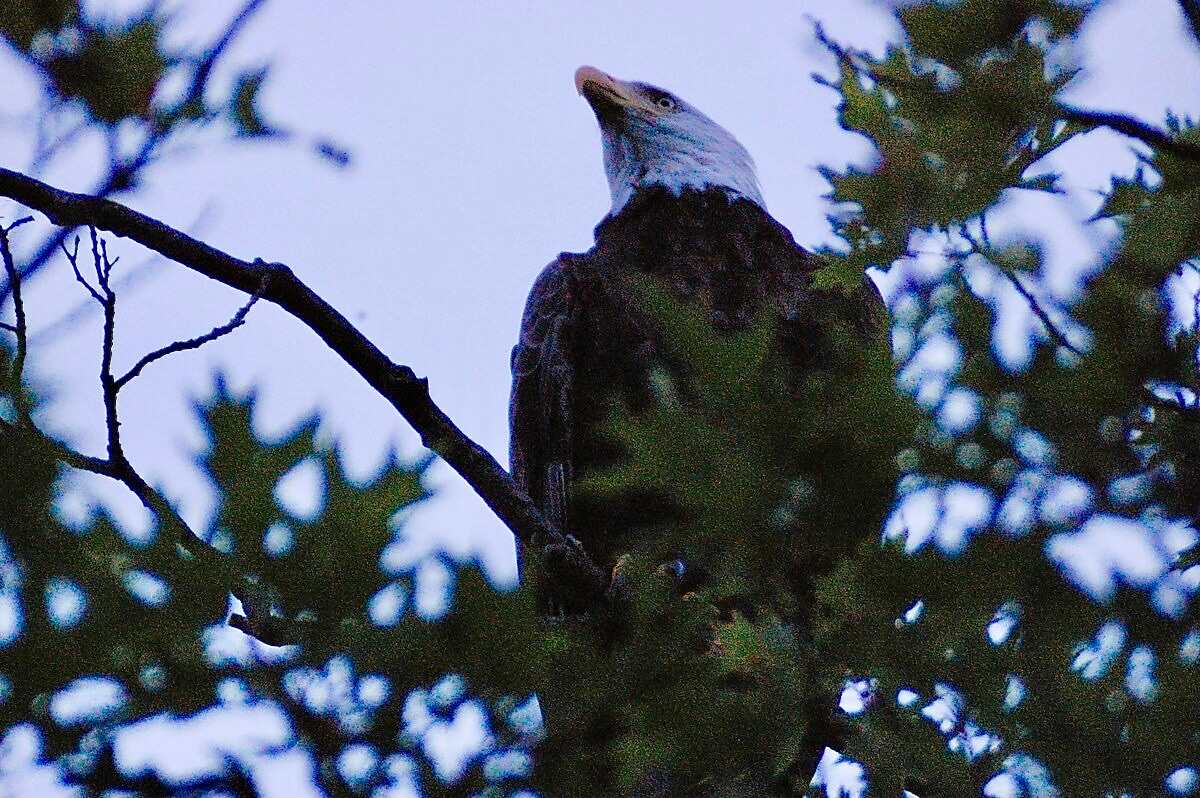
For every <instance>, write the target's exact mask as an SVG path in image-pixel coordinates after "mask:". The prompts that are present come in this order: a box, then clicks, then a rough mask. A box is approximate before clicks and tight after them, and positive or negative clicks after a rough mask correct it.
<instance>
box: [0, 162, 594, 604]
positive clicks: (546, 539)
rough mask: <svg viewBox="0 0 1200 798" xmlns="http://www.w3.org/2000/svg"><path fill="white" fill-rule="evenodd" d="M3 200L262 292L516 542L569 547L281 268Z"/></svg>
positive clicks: (99, 218)
mask: <svg viewBox="0 0 1200 798" xmlns="http://www.w3.org/2000/svg"><path fill="white" fill-rule="evenodd" d="M0 196H5V197H9V198H10V199H14V200H16V201H17V202H20V203H21V204H23V205H25V206H26V207H29V208H32V209H34V210H37V211H39V212H41V213H43V214H45V215H46V216H47V217H48V218H49V219H50V220H51V221H52V222H54V223H55V224H58V225H61V226H64V227H78V226H84V225H87V226H91V227H95V228H96V229H99V230H105V231H108V232H110V233H113V234H115V235H117V236H121V237H125V238H130V239H132V240H134V241H136V242H138V243H139V244H141V245H142V246H144V247H146V248H148V249H151V250H153V251H155V252H157V253H159V254H160V255H162V256H164V257H165V258H167V259H168V260H172V261H175V262H176V263H179V264H180V265H182V266H186V267H187V268H189V269H191V270H192V271H195V272H198V273H199V274H202V275H204V276H205V277H208V278H210V279H212V280H216V281H217V282H220V283H223V284H225V285H227V286H230V287H231V288H235V289H237V290H239V291H242V292H244V293H246V294H249V295H252V296H253V295H254V294H255V293H260V292H261V296H262V298H263V299H265V300H267V301H268V302H271V303H273V304H275V305H277V306H279V307H280V308H282V309H283V310H285V311H287V312H288V313H289V314H290V315H292V316H293V317H295V318H296V319H298V320H299V321H301V322H302V323H303V324H305V325H306V326H307V327H308V328H309V329H310V330H312V331H313V332H314V333H316V335H317V336H318V337H319V338H320V339H321V340H322V341H323V342H324V343H325V344H326V345H327V346H328V347H329V348H330V349H332V350H333V351H334V352H336V353H337V354H338V356H339V357H341V359H342V360H344V361H345V362H346V363H347V364H348V365H349V366H350V367H351V368H352V369H354V370H355V371H356V372H357V373H358V374H359V376H361V377H362V378H363V379H364V380H366V382H367V383H368V384H369V385H370V386H371V387H372V388H374V389H375V391H376V392H377V393H378V394H379V395H380V396H382V397H384V398H385V399H387V400H388V402H390V403H391V404H392V406H393V407H394V408H395V409H396V410H397V412H399V413H400V415H401V416H402V417H403V418H404V419H405V420H406V421H407V422H408V423H409V425H410V426H412V428H413V429H414V430H416V431H417V433H418V434H419V435H420V437H421V442H422V443H423V444H424V445H425V446H426V448H428V449H430V450H431V451H433V452H434V453H435V454H437V455H438V456H439V457H441V458H442V459H443V460H445V461H446V463H447V464H448V465H449V466H450V467H451V468H453V469H454V470H455V471H456V472H457V473H458V474H459V475H460V476H461V477H462V478H463V479H464V480H466V482H467V483H468V484H469V485H470V486H471V487H472V488H473V489H474V490H475V492H476V493H477V494H478V495H479V496H480V498H482V499H483V500H484V502H485V503H486V504H487V505H488V507H489V508H490V509H491V510H492V511H493V512H494V513H495V514H496V516H497V517H498V518H499V519H500V520H501V521H502V522H504V524H505V525H506V526H507V527H508V528H509V529H510V530H512V532H513V533H514V534H515V535H516V536H517V538H518V539H520V540H521V541H522V542H524V543H526V544H531V545H539V546H540V545H556V546H563V545H565V544H566V538H565V536H564V535H563V533H562V532H561V531H560V530H558V529H556V528H555V527H554V526H553V525H552V524H550V523H549V521H547V519H546V517H545V516H544V515H543V514H542V513H541V511H540V510H539V509H538V508H537V506H536V505H535V504H534V503H533V500H532V499H530V498H529V496H528V495H526V494H525V493H524V492H522V491H521V490H520V489H518V488H517V486H516V484H515V483H514V482H513V480H512V477H510V476H509V474H508V472H507V471H505V470H504V468H502V467H501V466H500V464H499V463H498V462H496V460H495V458H494V457H492V455H491V454H490V453H488V451H487V450H486V449H484V448H483V447H482V446H480V445H479V444H477V443H476V442H474V441H473V440H471V439H470V438H469V437H467V435H466V434H465V433H464V432H463V431H462V430H461V429H459V428H458V426H457V425H456V424H455V423H454V422H453V421H452V420H451V419H450V417H449V416H447V415H446V413H445V412H444V411H443V410H442V409H441V408H440V407H439V406H438V405H437V403H435V402H434V401H433V399H432V397H431V396H430V394H429V385H428V382H427V381H426V380H425V379H423V378H420V377H417V375H416V374H415V373H414V372H413V370H412V369H411V368H409V367H408V366H404V365H400V364H397V363H394V362H392V361H391V359H389V358H388V357H387V356H386V355H385V354H384V353H383V352H382V351H381V350H380V349H379V347H377V346H376V345H375V344H374V343H372V342H371V341H370V340H369V339H368V338H367V337H366V336H365V335H363V334H362V333H361V332H360V331H359V330H358V329H357V328H355V327H354V325H352V324H351V323H350V322H349V321H348V320H347V319H346V317H345V316H343V315H342V314H341V313H340V312H338V310H337V309H336V308H334V307H333V306H332V305H330V304H329V303H328V302H326V301H325V300H324V299H323V298H321V297H320V296H319V295H318V294H317V293H315V292H314V291H313V290H312V289H311V288H309V287H308V286H307V285H305V284H304V282H303V281H301V280H300V279H299V278H298V277H297V276H296V275H295V274H294V273H293V272H292V270H291V269H289V268H288V267H287V266H285V265H284V264H282V263H267V262H264V261H262V260H254V261H246V260H241V259H239V258H235V257H234V256H232V255H229V254H228V253H225V252H222V251H221V250H219V249H216V248H215V247H212V246H209V245H208V244H205V243H204V242H202V241H198V240H196V239H194V238H192V237H191V236H189V235H187V234H185V233H183V232H181V231H179V230H176V229H174V228H172V227H170V226H168V225H166V224H163V223H162V222H160V221H158V220H156V219H152V218H150V217H149V216H146V215H144V214H141V213H139V212H137V211H135V210H132V209H131V208H128V207H127V206H125V205H122V204H120V203H117V202H113V201H112V200H108V199H104V198H99V197H92V196H88V195H86V194H74V193H71V192H67V191H63V190H61V189H58V188H55V187H53V186H49V185H47V184H45V183H43V182H41V181H39V180H35V179H34V178H31V177H28V176H26V175H23V174H20V173H19V172H13V171H11V170H7V169H0ZM564 550H569V551H572V552H578V553H577V554H572V555H571V559H572V562H571V563H570V564H569V567H568V569H567V570H568V571H569V572H570V573H571V574H573V575H574V576H573V578H575V579H577V580H578V582H579V583H580V584H576V585H574V586H573V587H574V588H576V589H579V590H582V591H583V592H584V593H587V594H590V595H595V596H600V595H601V594H602V593H603V591H604V590H605V588H606V587H607V581H608V578H607V575H606V574H605V573H604V572H603V571H602V570H601V569H600V568H599V567H597V566H596V565H595V564H594V563H593V562H592V561H591V560H590V559H589V558H588V557H587V555H586V554H585V553H583V552H582V550H581V549H578V547H576V546H566V548H565V549H564Z"/></svg>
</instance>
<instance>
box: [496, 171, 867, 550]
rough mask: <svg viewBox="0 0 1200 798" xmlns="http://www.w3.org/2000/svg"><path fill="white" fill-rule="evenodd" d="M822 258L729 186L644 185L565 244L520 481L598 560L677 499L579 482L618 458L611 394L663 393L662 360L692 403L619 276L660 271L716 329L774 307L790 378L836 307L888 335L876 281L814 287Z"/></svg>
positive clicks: (514, 420) (528, 389)
mask: <svg viewBox="0 0 1200 798" xmlns="http://www.w3.org/2000/svg"><path fill="white" fill-rule="evenodd" d="M819 266H820V261H819V260H818V259H817V258H816V257H815V256H814V255H812V254H811V253H809V252H807V251H805V250H804V249H803V248H801V247H799V246H798V245H797V244H796V243H795V241H794V240H793V238H792V235H791V233H789V232H788V231H787V229H785V228H784V227H783V226H782V225H780V224H779V223H778V222H776V221H775V220H774V219H772V218H771V216H770V215H768V214H767V212H766V211H764V210H763V209H762V208H761V207H759V206H758V205H757V204H755V203H753V202H750V201H748V200H745V199H730V197H729V195H728V193H727V192H725V191H723V190H721V189H719V188H714V189H708V190H694V189H688V190H685V191H683V192H682V193H681V194H679V195H675V194H673V193H672V192H671V191H669V190H667V189H664V188H661V187H653V188H648V189H645V190H643V191H641V192H639V193H638V194H637V195H636V196H635V197H634V199H633V200H632V201H630V202H629V203H628V204H627V205H626V206H625V207H624V208H623V209H621V210H620V212H619V213H617V214H616V215H615V216H611V217H609V218H606V219H605V220H604V221H603V222H602V223H601V224H600V225H599V226H598V227H597V228H596V244H595V246H594V247H593V248H592V249H591V250H590V251H588V252H586V253H584V254H581V255H574V254H566V253H564V254H563V255H561V256H560V257H559V258H558V259H557V260H555V261H554V262H553V263H551V264H550V265H549V266H547V267H546V268H545V270H544V271H543V272H542V274H541V275H540V276H539V277H538V279H537V282H536V283H535V285H534V287H533V290H532V291H531V293H530V296H529V300H528V304H527V306H526V309H525V314H524V318H523V320H522V323H521V334H520V340H519V342H518V344H517V346H516V347H515V348H514V350H513V357H512V368H513V387H512V398H511V405H510V421H511V432H512V438H511V465H512V473H513V476H514V478H515V479H516V481H517V484H518V485H520V486H521V487H522V488H523V489H524V490H526V491H528V493H529V494H530V496H531V497H532V498H533V499H534V501H535V502H536V503H537V504H538V505H539V506H540V507H541V508H542V509H543V511H544V512H545V513H546V514H547V515H548V517H549V518H550V520H551V521H552V522H554V523H556V524H558V525H560V526H561V527H562V528H563V529H564V530H565V531H567V532H569V533H571V534H573V535H575V536H576V537H577V538H578V539H579V540H580V541H581V542H582V543H583V545H584V548H585V549H586V550H587V552H588V553H589V554H590V555H591V557H592V558H593V559H594V560H595V561H596V562H598V563H600V564H602V565H611V564H612V563H613V562H614V561H615V559H616V558H617V557H618V556H619V555H620V554H621V553H622V551H624V550H625V549H624V548H623V546H624V544H623V542H622V538H623V537H624V535H625V534H626V533H627V532H628V531H629V530H630V528H631V527H633V526H636V527H638V528H642V529H644V528H645V526H646V522H647V520H648V518H647V517H648V516H653V514H655V513H662V514H666V513H669V512H670V508H669V506H668V505H669V497H662V496H652V495H643V496H628V497H627V498H626V500H624V501H618V502H613V501H608V502H603V503H601V502H596V501H593V500H588V499H587V498H586V497H584V496H581V495H579V494H578V493H577V492H575V491H573V490H572V485H573V483H577V482H578V480H579V479H581V478H582V477H585V476H587V475H588V474H589V473H590V472H592V470H593V469H596V468H597V467H600V466H603V465H605V464H608V463H611V462H612V460H613V458H615V457H619V456H620V452H618V451H614V449H613V447H612V444H611V443H609V442H607V440H606V437H605V434H604V429H605V425H606V423H607V421H608V419H609V418H610V416H611V412H612V409H613V407H614V402H618V401H619V402H621V403H623V405H624V406H625V407H627V408H629V409H631V410H633V411H634V412H638V411H641V410H645V409H646V408H647V407H648V405H649V403H651V402H654V401H656V391H655V385H656V383H655V373H656V371H657V372H659V373H662V372H663V371H666V372H667V373H670V374H671V375H672V376H673V377H675V378H677V379H679V380H681V381H682V385H683V392H684V394H685V399H684V400H685V401H686V381H687V378H688V375H687V369H686V365H687V364H677V363H674V364H673V363H666V362H664V358H663V351H662V350H663V347H662V346H661V341H659V340H658V336H660V335H661V334H662V333H660V332H659V331H658V330H659V327H658V326H657V325H654V324H650V323H647V319H646V316H645V314H644V311H643V309H642V308H641V307H640V299H639V297H638V296H635V295H634V292H632V291H631V290H630V281H629V280H627V279H623V278H624V277H627V276H630V275H650V276H653V277H655V278H658V280H659V281H660V282H661V283H662V284H663V285H665V286H666V287H667V288H668V290H669V291H670V292H671V293H672V294H674V295H675V297H677V298H678V299H680V300H683V301H684V302H686V303H693V306H697V305H698V306H699V307H701V308H702V309H703V311H704V312H705V313H706V314H707V315H708V317H709V318H710V319H711V322H712V325H713V327H714V328H715V329H716V330H717V331H718V333H728V332H731V331H736V330H741V329H745V328H746V327H747V326H748V325H750V324H751V323H752V322H753V321H754V320H755V319H756V318H761V316H760V315H759V314H760V313H761V312H763V311H766V312H767V313H769V314H772V315H773V316H774V317H775V319H776V321H777V324H776V330H777V333H776V334H777V335H778V336H779V346H780V347H781V349H782V350H783V352H784V353H785V355H786V357H785V361H786V362H787V368H788V370H789V372H790V375H788V376H789V377H796V376H798V375H801V374H803V373H804V371H805V370H807V369H812V368H821V367H822V364H823V361H824V360H825V357H824V354H823V352H824V351H826V349H827V345H828V342H827V340H826V339H825V337H824V336H823V334H822V327H823V324H822V319H823V318H828V316H829V314H831V313H833V314H837V315H838V316H839V317H840V318H841V319H842V320H843V321H849V322H850V323H851V324H852V326H853V327H855V328H857V329H858V330H860V331H861V333H862V334H863V335H864V336H865V337H866V338H869V339H873V340H877V339H878V337H879V336H880V335H882V334H884V328H885V324H884V319H885V312H884V310H883V305H882V302H881V300H880V298H879V295H878V293H877V292H876V291H875V289H874V287H873V286H872V285H871V284H870V282H869V281H867V280H865V279H864V284H863V287H862V288H861V290H859V291H854V292H849V293H845V292H832V293H825V294H823V293H820V292H817V291H815V290H814V288H813V285H812V277H811V276H812V273H813V272H814V271H815V270H816V269H817V268H819Z"/></svg>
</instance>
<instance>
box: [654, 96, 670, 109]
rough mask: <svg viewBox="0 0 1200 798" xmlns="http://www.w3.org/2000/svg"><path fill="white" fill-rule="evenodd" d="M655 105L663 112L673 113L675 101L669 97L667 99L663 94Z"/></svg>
mask: <svg viewBox="0 0 1200 798" xmlns="http://www.w3.org/2000/svg"><path fill="white" fill-rule="evenodd" d="M655 105H657V106H658V107H659V108H661V109H663V110H664V111H674V110H675V101H674V100H672V99H671V98H670V97H668V96H667V95H665V94H664V95H663V96H662V97H659V98H658V102H656V103H655Z"/></svg>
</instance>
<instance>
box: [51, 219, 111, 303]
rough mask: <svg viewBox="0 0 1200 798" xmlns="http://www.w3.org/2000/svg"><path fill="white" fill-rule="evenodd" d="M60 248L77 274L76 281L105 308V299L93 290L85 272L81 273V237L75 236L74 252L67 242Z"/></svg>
mask: <svg viewBox="0 0 1200 798" xmlns="http://www.w3.org/2000/svg"><path fill="white" fill-rule="evenodd" d="M60 246H61V247H62V251H63V254H64V255H66V256H67V262H68V263H70V264H71V269H72V271H74V272H75V281H76V282H77V283H79V284H80V285H82V286H83V287H84V288H86V289H87V292H88V293H89V294H91V295H92V299H94V300H96V301H97V302H99V303H100V304H101V306H103V305H104V297H102V296H100V293H99V292H98V291H97V290H96V289H95V288H92V284H91V283H89V282H88V281H87V279H86V278H84V276H83V272H81V271H79V236H75V248H74V249H73V250H70V249H67V244H66V242H65V241H64V242H63V243H62V244H61V245H60Z"/></svg>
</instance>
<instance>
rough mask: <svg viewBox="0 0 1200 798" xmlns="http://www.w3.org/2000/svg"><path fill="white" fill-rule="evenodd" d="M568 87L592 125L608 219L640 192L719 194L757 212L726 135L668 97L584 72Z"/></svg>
mask: <svg viewBox="0 0 1200 798" xmlns="http://www.w3.org/2000/svg"><path fill="white" fill-rule="evenodd" d="M575 88H576V89H578V90H579V93H580V94H582V95H583V96H584V98H585V99H586V100H587V101H588V104H589V105H591V106H592V110H593V111H594V112H595V113H596V119H597V121H599V123H600V135H601V138H602V140H603V144H604V172H605V174H606V175H607V176H608V187H609V190H610V191H611V192H612V203H613V204H612V211H611V213H613V214H616V213H617V212H618V211H620V210H621V208H623V207H624V206H625V203H627V202H629V200H630V198H631V197H633V195H634V193H635V192H636V191H637V190H638V189H639V188H641V187H643V186H655V185H657V186H665V187H666V188H668V189H669V190H671V191H672V192H674V193H675V194H679V193H680V192H681V191H683V189H685V188H697V189H705V188H722V189H725V191H727V192H728V193H729V194H730V195H732V196H737V197H744V198H746V199H748V200H750V201H752V202H754V203H756V204H757V205H758V206H759V207H762V208H765V207H766V206H765V204H764V203H763V199H762V194H761V192H760V191H759V188H758V176H757V175H756V174H755V171H754V160H753V159H752V158H751V157H750V153H748V152H746V148H745V147H743V146H742V145H741V144H739V143H738V140H737V139H735V138H734V137H733V136H732V135H731V134H730V133H729V131H727V130H726V129H725V128H723V127H721V126H720V125H718V124H717V123H716V122H714V121H712V120H711V119H709V118H708V117H707V116H705V115H704V114H703V113H701V112H700V111H699V110H697V109H696V108H694V107H692V106H691V105H689V104H688V103H686V102H684V101H683V100H681V99H680V98H679V97H677V96H675V95H674V94H672V93H670V92H668V91H665V90H663V89H660V88H658V87H656V86H651V85H649V84H646V83H636V82H630V81H624V80H618V79H617V78H614V77H613V76H612V75H609V74H607V73H605V72H601V71H600V70H599V69H596V68H595V67H590V66H583V67H580V68H579V69H578V70H576V71H575Z"/></svg>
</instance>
